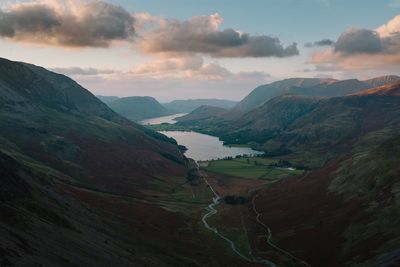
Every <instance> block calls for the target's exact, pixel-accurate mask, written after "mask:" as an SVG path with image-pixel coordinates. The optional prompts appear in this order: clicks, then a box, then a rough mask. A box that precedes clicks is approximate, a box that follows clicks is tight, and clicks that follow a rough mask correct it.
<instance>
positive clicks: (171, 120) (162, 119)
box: [140, 113, 187, 125]
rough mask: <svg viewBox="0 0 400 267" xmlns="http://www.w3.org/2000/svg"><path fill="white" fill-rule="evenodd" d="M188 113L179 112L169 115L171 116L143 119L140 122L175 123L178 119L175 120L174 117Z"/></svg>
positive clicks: (145, 123)
mask: <svg viewBox="0 0 400 267" xmlns="http://www.w3.org/2000/svg"><path fill="white" fill-rule="evenodd" d="M186 114H187V113H178V114H174V115H169V116H163V117H157V118H151V119H146V120H143V121H141V122H140V123H141V124H143V125H153V124H161V123H169V124H175V123H176V121H174V119H176V118H178V117H182V116H185V115H186Z"/></svg>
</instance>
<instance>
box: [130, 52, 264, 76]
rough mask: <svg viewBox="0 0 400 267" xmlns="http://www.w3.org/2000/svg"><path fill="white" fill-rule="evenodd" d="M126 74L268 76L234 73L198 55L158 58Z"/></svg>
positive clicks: (252, 73) (256, 73) (257, 73)
mask: <svg viewBox="0 0 400 267" xmlns="http://www.w3.org/2000/svg"><path fill="white" fill-rule="evenodd" d="M128 74H130V75H132V76H152V77H155V78H166V77H167V78H172V77H173V78H178V79H192V80H227V79H232V80H248V81H250V80H251V81H263V80H265V79H266V78H268V77H270V75H269V74H267V73H265V72H238V73H234V72H232V71H230V70H228V69H227V68H225V67H223V66H221V65H219V64H217V63H214V62H213V63H205V62H204V60H203V59H202V58H201V57H199V56H187V57H178V58H159V59H156V60H153V61H150V62H147V63H143V64H140V65H138V66H136V67H134V68H133V69H132V70H131V71H129V72H128Z"/></svg>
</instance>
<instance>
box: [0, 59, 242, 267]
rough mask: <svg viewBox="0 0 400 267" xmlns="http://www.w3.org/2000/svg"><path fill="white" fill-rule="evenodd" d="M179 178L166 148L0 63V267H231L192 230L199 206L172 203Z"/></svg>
mask: <svg viewBox="0 0 400 267" xmlns="http://www.w3.org/2000/svg"><path fill="white" fill-rule="evenodd" d="M187 174H188V161H187V159H186V158H185V157H184V156H183V155H182V153H181V151H180V149H179V147H178V146H177V144H176V142H175V141H174V140H173V139H170V138H167V137H166V136H164V135H161V134H158V133H156V132H153V131H150V130H148V129H146V128H144V127H142V126H139V125H137V124H135V123H133V122H131V121H129V120H127V119H125V118H123V117H121V116H120V115H118V114H116V113H115V112H113V111H112V110H111V109H110V108H108V107H107V106H106V105H105V104H104V103H102V102H101V101H100V100H99V99H97V98H96V97H95V96H93V95H92V94H91V93H90V92H89V91H87V90H86V89H84V88H82V87H81V86H80V85H79V84H77V83H76V82H74V81H73V80H71V79H69V78H68V77H66V76H63V75H59V74H56V73H52V72H50V71H47V70H45V69H43V68H41V67H37V66H33V65H29V64H25V63H19V62H12V61H8V60H5V59H0V184H1V187H0V212H1V214H2V216H0V228H1V235H0V265H2V266H82V265H85V266H113V265H114V266H189V265H191V266H204V265H205V264H207V262H209V260H210V257H212V258H215V259H216V261H217V264H219V265H224V264H227V265H229V266H235V265H236V266H239V264H241V263H242V262H241V261H240V262H239V263H238V262H237V260H236V263H235V262H232V258H234V257H233V256H232V255H231V254H227V253H226V252H224V251H225V250H224V249H223V247H222V246H220V245H219V244H218V243H216V242H214V241H213V240H212V239H211V238H209V237H208V236H207V235H203V234H202V233H201V232H200V231H197V230H196V224H195V222H196V221H197V220H194V219H193V218H195V216H194V215H192V214H193V213H197V212H201V211H202V209H203V208H204V205H205V204H207V203H208V201H209V200H208V198H207V199H206V202H205V203H203V202H202V201H201V200H198V199H193V201H192V202H188V203H182V202H181V201H179V199H180V198H182V197H183V198H185V197H186V196H188V199H192V194H191V193H190V190H189V186H188V185H187V179H186V176H187ZM197 190H204V191H205V192H208V191H209V189H207V188H206V187H205V186H204V187H202V186H201V185H199V186H198V187H197ZM177 199H178V200H177ZM192 224H193V227H191V225H192ZM177 240H179V242H177ZM198 240H203V242H198ZM221 247H222V249H221ZM199 251H202V253H200V254H199V253H198V252H199ZM221 254H222V255H224V257H220V258H218V257H216V256H217V255H221ZM218 262H219V263H218Z"/></svg>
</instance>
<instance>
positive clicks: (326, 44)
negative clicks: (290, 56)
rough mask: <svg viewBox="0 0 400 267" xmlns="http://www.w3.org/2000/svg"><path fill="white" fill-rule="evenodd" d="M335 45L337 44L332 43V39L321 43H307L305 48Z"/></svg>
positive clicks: (323, 40)
mask: <svg viewBox="0 0 400 267" xmlns="http://www.w3.org/2000/svg"><path fill="white" fill-rule="evenodd" d="M334 44H335V42H334V41H332V40H331V39H322V40H319V41H315V42H313V43H306V44H305V45H304V46H305V47H320V46H332V45H334Z"/></svg>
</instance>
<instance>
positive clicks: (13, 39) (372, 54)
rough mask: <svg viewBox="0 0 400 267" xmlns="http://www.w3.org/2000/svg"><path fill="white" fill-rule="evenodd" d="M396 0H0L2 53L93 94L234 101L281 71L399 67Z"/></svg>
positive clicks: (338, 73) (349, 73)
mask: <svg viewBox="0 0 400 267" xmlns="http://www.w3.org/2000/svg"><path fill="white" fill-rule="evenodd" d="M399 15H400V0H263V1H259V0H247V1H237V0H218V1H215V0H168V1H166V0H151V1H148V0H104V1H91V0H19V1H18V0H5V1H3V0H0V56H1V57H5V58H9V59H11V60H19V61H24V62H29V63H33V64H37V65H41V66H44V67H47V68H50V69H52V70H53V71H56V72H60V73H64V74H66V75H69V76H71V77H72V78H73V79H75V80H77V81H78V82H80V83H81V84H82V85H84V86H85V87H86V88H88V89H89V90H91V91H92V92H93V93H95V94H102V95H119V96H130V95H151V96H154V97H156V98H157V99H159V100H161V101H168V100H172V99H185V98H209V97H217V98H227V99H236V100H237V99H241V98H242V97H244V96H245V95H246V94H247V93H249V92H250V91H251V90H252V89H253V88H254V87H256V86H257V85H260V84H263V83H267V82H270V81H274V80H278V79H283V78H289V77H333V78H339V79H342V78H352V77H355V78H360V79H364V78H370V77H373V76H379V75H383V74H397V75H399V74H400V71H398V70H400V16H399Z"/></svg>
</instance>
